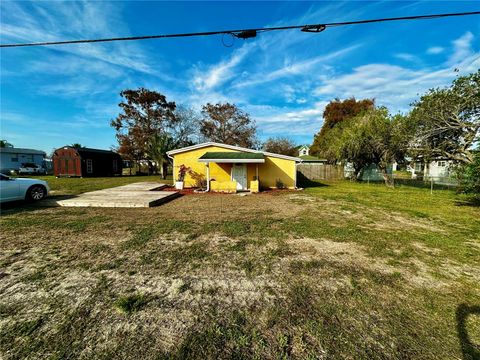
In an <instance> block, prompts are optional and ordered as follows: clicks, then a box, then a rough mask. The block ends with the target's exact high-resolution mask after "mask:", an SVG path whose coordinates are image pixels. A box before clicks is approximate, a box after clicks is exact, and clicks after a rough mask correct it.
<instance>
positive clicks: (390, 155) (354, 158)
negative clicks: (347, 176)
mask: <svg viewBox="0 0 480 360" xmlns="http://www.w3.org/2000/svg"><path fill="white" fill-rule="evenodd" d="M410 132H411V131H410V129H409V123H408V122H407V121H406V120H405V117H403V116H402V115H396V116H393V117H392V116H390V115H389V113H388V110H387V109H386V108H384V107H380V108H376V109H372V110H369V111H367V112H366V113H364V114H360V115H357V116H356V117H354V118H353V119H350V120H348V124H347V126H346V127H345V128H344V129H343V131H342V134H341V137H340V139H339V142H338V148H337V157H338V158H340V159H343V160H344V161H347V162H351V163H352V164H353V167H354V171H355V175H354V177H355V178H357V177H358V175H359V173H360V171H361V170H362V169H363V168H364V167H365V166H367V165H369V164H375V165H377V166H378V169H379V170H380V171H381V173H382V175H383V178H384V180H385V184H386V185H387V186H392V185H393V180H392V179H391V177H390V176H388V173H387V168H388V166H389V165H390V164H392V163H393V162H394V161H401V160H403V158H404V156H405V152H406V151H407V149H408V144H409V142H410V137H409V135H408V134H409V133H410Z"/></svg>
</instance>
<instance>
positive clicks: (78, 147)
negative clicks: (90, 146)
mask: <svg viewBox="0 0 480 360" xmlns="http://www.w3.org/2000/svg"><path fill="white" fill-rule="evenodd" d="M70 146H71V147H73V148H75V149H81V148H84V147H85V146H82V144H79V143H73V144H72V145H70Z"/></svg>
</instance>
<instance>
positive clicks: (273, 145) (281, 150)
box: [263, 137, 298, 156]
mask: <svg viewBox="0 0 480 360" xmlns="http://www.w3.org/2000/svg"><path fill="white" fill-rule="evenodd" d="M263 150H264V151H268V152H272V153H275V154H282V155H287V156H296V155H298V154H297V147H296V145H295V143H294V142H293V141H292V140H290V139H288V138H286V137H276V138H269V139H268V140H267V141H265V143H264V144H263Z"/></svg>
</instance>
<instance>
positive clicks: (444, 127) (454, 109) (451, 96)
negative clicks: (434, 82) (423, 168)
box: [410, 70, 480, 164]
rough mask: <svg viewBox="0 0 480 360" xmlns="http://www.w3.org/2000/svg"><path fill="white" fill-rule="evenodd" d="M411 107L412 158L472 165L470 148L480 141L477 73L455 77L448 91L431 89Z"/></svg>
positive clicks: (479, 104)
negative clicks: (413, 127) (436, 159)
mask: <svg viewBox="0 0 480 360" xmlns="http://www.w3.org/2000/svg"><path fill="white" fill-rule="evenodd" d="M413 106H414V108H413V110H412V112H411V114H410V117H411V119H412V121H413V122H414V123H415V124H416V131H415V137H414V139H413V141H412V144H411V154H412V155H413V156H414V157H416V158H421V159H422V160H423V161H424V163H429V162H430V161H431V160H432V159H435V158H442V159H447V160H453V161H454V162H456V163H458V164H470V163H472V162H473V161H474V150H473V145H474V144H475V143H476V142H478V141H479V140H480V70H478V71H477V72H476V73H473V74H470V75H467V76H461V77H458V78H457V79H456V80H454V81H453V83H452V85H450V86H449V87H446V88H443V89H441V88H436V89H430V90H429V91H428V92H427V93H426V94H425V95H423V96H422V97H421V98H420V100H418V101H416V102H415V103H414V104H413Z"/></svg>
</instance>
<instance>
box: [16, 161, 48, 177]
mask: <svg viewBox="0 0 480 360" xmlns="http://www.w3.org/2000/svg"><path fill="white" fill-rule="evenodd" d="M18 173H19V174H20V175H23V174H41V175H45V174H46V173H47V171H46V170H45V169H44V168H43V167H41V166H40V165H37V164H33V163H25V164H22V166H20V168H19V169H18Z"/></svg>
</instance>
